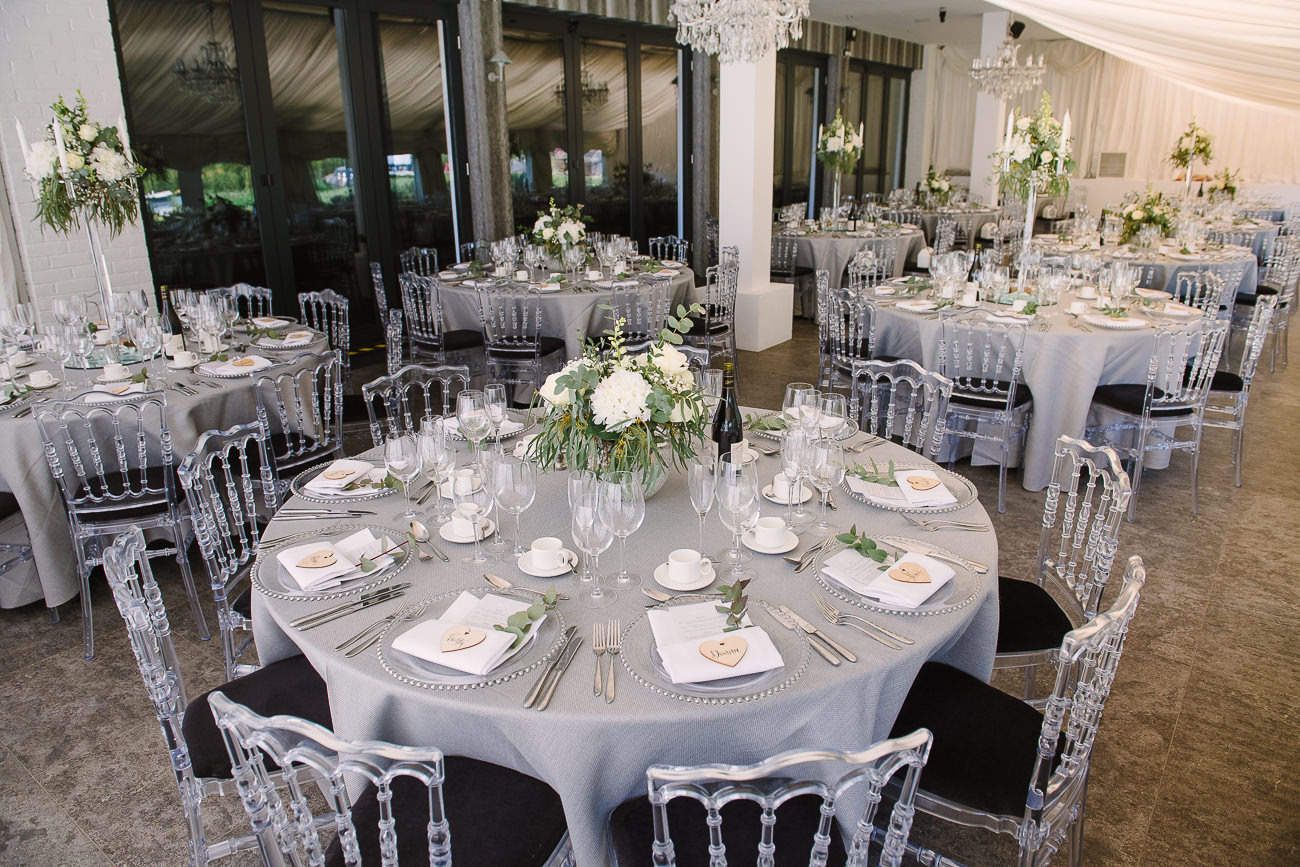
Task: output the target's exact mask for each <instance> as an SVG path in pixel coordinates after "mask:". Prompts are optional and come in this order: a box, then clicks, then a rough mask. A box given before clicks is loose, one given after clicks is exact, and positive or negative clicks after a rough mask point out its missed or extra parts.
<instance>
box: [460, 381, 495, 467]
mask: <svg viewBox="0 0 1300 867" xmlns="http://www.w3.org/2000/svg"><path fill="white" fill-rule="evenodd" d="M456 422H457V424H458V425H459V426H460V435H461V436H463V437H464V438H465V442H467V443H469V449H470V452H477V451H478V450H479V445H480V443H482V442H483V438H484V437H486V436H487V434H488V429H489V428H490V426H491V417H490V416H489V415H488V411H487V395H486V394H484V393H483V392H482V391H479V390H478V389H476V388H470V389H466V390H465V391H462V392H461V393H460V394H458V395H456Z"/></svg>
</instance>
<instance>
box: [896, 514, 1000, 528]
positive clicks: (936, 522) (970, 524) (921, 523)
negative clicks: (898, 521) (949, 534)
mask: <svg viewBox="0 0 1300 867" xmlns="http://www.w3.org/2000/svg"><path fill="white" fill-rule="evenodd" d="M901 514H902V515H903V517H904V518H906V519H907V520H908V521H910V522H911V523H913V524H915V525H916V526H918V527H920V528H921V529H922V530H926V531H927V532H930V533H933V532H936V531H938V530H970V531H971V532H978V531H983V530H987V529H988V525H986V524H979V523H976V522H974V521H949V520H944V519H940V518H935V519H931V520H922V519H921V518H913V517H912V516H911V515H909V514H907V513H905V512H904V513H901Z"/></svg>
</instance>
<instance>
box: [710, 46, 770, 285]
mask: <svg viewBox="0 0 1300 867" xmlns="http://www.w3.org/2000/svg"><path fill="white" fill-rule="evenodd" d="M719 68H720V70H721V79H720V94H719V99H718V240H719V243H720V245H721V246H723V247H739V248H740V288H741V290H742V291H743V290H745V289H747V288H751V287H754V286H756V285H758V284H762V285H763V286H767V285H768V283H769V282H770V281H769V279H768V275H769V274H770V273H771V271H772V142H773V139H774V138H775V126H776V52H775V51H772V50H769V51H768V52H767V54H766V55H764V57H763V59H762V60H760V61H759V62H758V63H723V64H720V65H719Z"/></svg>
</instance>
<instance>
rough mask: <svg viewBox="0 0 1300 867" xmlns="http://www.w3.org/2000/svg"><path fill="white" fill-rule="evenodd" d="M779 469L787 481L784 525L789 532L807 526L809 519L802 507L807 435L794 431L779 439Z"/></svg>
mask: <svg viewBox="0 0 1300 867" xmlns="http://www.w3.org/2000/svg"><path fill="white" fill-rule="evenodd" d="M781 469H782V471H783V472H784V473H785V477H786V479H788V480H789V487H790V494H789V496H788V497H787V499H786V507H785V525H786V527H788V528H789V529H791V530H794V529H796V528H798V527H801V526H803V525H804V524H807V523H808V522H809V521H810V520H811V518H810V517H809V515H808V510H807V509H805V508H804V507H803V480H804V479H805V478H807V476H808V434H806V433H804V432H803V431H802V430H798V429H794V430H788V431H786V432H785V436H783V437H782V438H781Z"/></svg>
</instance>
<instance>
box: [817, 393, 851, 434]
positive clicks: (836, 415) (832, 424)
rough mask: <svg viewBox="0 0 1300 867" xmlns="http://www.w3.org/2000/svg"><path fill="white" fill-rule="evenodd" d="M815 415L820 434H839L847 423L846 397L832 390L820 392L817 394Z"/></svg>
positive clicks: (847, 408)
mask: <svg viewBox="0 0 1300 867" xmlns="http://www.w3.org/2000/svg"><path fill="white" fill-rule="evenodd" d="M817 416H818V425H819V426H820V430H821V435H822V436H825V437H832V438H834V437H838V436H840V434H842V433H843V432H844V426H845V425H846V424H848V418H849V405H848V398H846V397H845V396H844V395H842V394H837V393H836V392H833V391H823V392H820V393H819V394H818V395H817Z"/></svg>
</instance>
